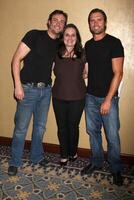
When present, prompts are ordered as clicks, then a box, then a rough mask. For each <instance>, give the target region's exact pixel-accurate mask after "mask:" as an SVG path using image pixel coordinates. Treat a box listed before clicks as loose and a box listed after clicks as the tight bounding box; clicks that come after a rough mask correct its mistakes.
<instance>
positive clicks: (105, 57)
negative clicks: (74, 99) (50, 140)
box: [81, 8, 124, 185]
mask: <svg viewBox="0 0 134 200" xmlns="http://www.w3.org/2000/svg"><path fill="white" fill-rule="evenodd" d="M88 23H89V28H90V31H91V33H92V35H93V38H92V39H91V40H89V41H87V42H86V44H85V52H86V59H87V62H88V66H89V67H88V75H87V76H88V86H87V96H86V106H85V112H86V128H87V133H88V134H89V135H90V146H91V149H92V157H91V163H90V164H89V165H88V166H86V167H85V168H84V169H83V170H82V171H81V174H82V175H83V174H91V173H92V172H93V171H94V170H98V169H101V168H102V166H103V161H104V155H103V147H102V136H101V128H102V126H103V128H104V130H105V134H106V139H107V143H108V145H107V146H108V162H109V166H110V169H111V172H112V175H113V183H114V184H116V185H122V183H123V181H122V176H121V171H122V165H121V160H120V139H119V127H120V124H119V110H118V87H119V85H120V82H121V79H122V76H123V61H124V50H123V47H122V44H121V42H120V40H119V39H117V38H115V37H113V36H111V35H108V34H106V32H105V30H106V23H107V16H106V14H105V13H104V11H103V10H100V9H98V8H96V9H93V10H92V11H91V12H90V13H89V17H88Z"/></svg>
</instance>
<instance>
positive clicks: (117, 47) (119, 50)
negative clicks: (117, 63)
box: [111, 39, 124, 58]
mask: <svg viewBox="0 0 134 200" xmlns="http://www.w3.org/2000/svg"><path fill="white" fill-rule="evenodd" d="M112 45H113V47H112V55H111V56H112V58H118V57H124V48H123V46H122V43H121V41H120V40H119V39H116V40H115V41H114V42H113V44H112Z"/></svg>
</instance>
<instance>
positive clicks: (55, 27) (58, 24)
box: [48, 14, 66, 34]
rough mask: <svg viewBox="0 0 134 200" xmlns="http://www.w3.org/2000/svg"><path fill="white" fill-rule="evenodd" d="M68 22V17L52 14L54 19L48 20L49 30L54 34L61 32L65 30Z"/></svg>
mask: <svg viewBox="0 0 134 200" xmlns="http://www.w3.org/2000/svg"><path fill="white" fill-rule="evenodd" d="M65 23H66V19H65V17H64V15H62V14H56V15H53V16H52V19H51V20H49V21H48V24H49V30H50V31H51V32H52V33H53V34H59V33H60V32H62V31H63V29H64V26H65Z"/></svg>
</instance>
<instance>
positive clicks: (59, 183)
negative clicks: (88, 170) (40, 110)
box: [0, 147, 134, 200]
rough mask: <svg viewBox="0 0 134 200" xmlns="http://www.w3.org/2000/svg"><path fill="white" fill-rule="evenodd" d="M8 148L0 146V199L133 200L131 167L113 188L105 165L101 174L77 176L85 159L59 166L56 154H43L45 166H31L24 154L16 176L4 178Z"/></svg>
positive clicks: (127, 168)
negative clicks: (119, 185) (46, 161)
mask: <svg viewBox="0 0 134 200" xmlns="http://www.w3.org/2000/svg"><path fill="white" fill-rule="evenodd" d="M9 151H10V148H9V147H0V200H56V199H59V200H134V167H132V166H131V167H128V166H125V168H124V172H123V179H124V182H123V186H121V187H118V186H116V185H113V183H112V181H113V180H112V177H111V175H110V173H109V170H108V165H107V163H104V169H103V170H102V171H96V172H94V173H93V174H92V175H91V176H81V175H80V170H81V169H82V168H83V166H85V165H87V163H88V159H85V158H78V159H77V160H76V161H75V162H73V163H71V162H70V163H68V165H67V166H66V167H60V165H59V159H60V158H59V155H58V154H50V153H46V157H47V159H48V160H49V163H48V165H47V166H46V167H45V168H43V167H40V166H39V165H36V166H32V165H30V163H29V161H28V151H25V153H24V165H23V167H22V168H21V169H19V172H18V174H17V176H14V177H10V176H8V175H7V168H8V159H9V157H8V155H9Z"/></svg>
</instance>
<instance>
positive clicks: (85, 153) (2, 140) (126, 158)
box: [0, 137, 134, 165]
mask: <svg viewBox="0 0 134 200" xmlns="http://www.w3.org/2000/svg"><path fill="white" fill-rule="evenodd" d="M11 141H12V138H8V137H0V145H2V146H10V145H11ZM30 144H31V142H30V141H29V140H26V141H25V149H30ZM43 145H44V149H45V151H47V152H50V153H59V145H57V144H50V143H43ZM104 154H105V156H106V157H107V152H104ZM78 155H79V156H81V157H85V158H88V157H90V155H91V150H90V149H84V148H78ZM121 159H122V162H123V163H124V164H128V165H134V155H132V154H121Z"/></svg>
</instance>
